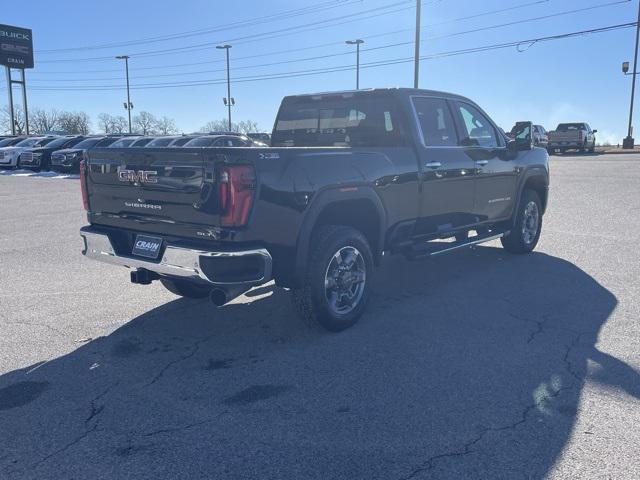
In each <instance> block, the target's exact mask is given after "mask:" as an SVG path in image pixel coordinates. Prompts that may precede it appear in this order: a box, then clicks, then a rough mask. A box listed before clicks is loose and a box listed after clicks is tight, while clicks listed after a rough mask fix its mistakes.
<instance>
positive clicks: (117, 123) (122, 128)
mask: <svg viewBox="0 0 640 480" xmlns="http://www.w3.org/2000/svg"><path fill="white" fill-rule="evenodd" d="M112 119H113V124H112V128H113V130H112V133H125V132H128V131H129V120H127V119H126V118H124V117H123V116H122V115H117V116H115V117H112Z"/></svg>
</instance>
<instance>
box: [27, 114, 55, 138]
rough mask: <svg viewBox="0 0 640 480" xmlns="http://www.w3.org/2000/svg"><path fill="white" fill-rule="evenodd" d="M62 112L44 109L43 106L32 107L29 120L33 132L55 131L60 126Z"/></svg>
mask: <svg viewBox="0 0 640 480" xmlns="http://www.w3.org/2000/svg"><path fill="white" fill-rule="evenodd" d="M59 118H60V113H59V112H58V111H57V110H55V109H52V110H49V111H46V110H43V109H41V108H35V109H32V110H31V112H30V114H29V121H30V124H31V125H30V126H31V130H32V131H33V133H40V134H43V133H48V132H53V131H54V130H56V129H57V128H58V126H59Z"/></svg>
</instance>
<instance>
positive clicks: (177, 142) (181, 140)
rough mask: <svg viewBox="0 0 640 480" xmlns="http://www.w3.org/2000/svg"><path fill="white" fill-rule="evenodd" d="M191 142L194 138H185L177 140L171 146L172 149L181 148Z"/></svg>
mask: <svg viewBox="0 0 640 480" xmlns="http://www.w3.org/2000/svg"><path fill="white" fill-rule="evenodd" d="M191 140H193V138H192V137H184V138H178V139H177V140H175V141H174V142H173V143H172V144H171V146H172V147H181V146H183V145H184V144H185V143H187V142H190V141H191Z"/></svg>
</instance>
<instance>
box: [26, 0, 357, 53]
mask: <svg viewBox="0 0 640 480" xmlns="http://www.w3.org/2000/svg"><path fill="white" fill-rule="evenodd" d="M362 1H363V0H332V1H327V2H324V3H320V4H318V5H312V6H308V7H303V8H297V9H293V10H285V11H282V12H278V13H272V14H269V15H266V16H262V17H259V18H251V19H247V20H240V21H237V22H232V23H227V24H225V25H224V26H220V27H209V28H204V29H198V30H189V31H186V32H178V33H173V34H168V35H160V36H155V37H146V38H139V39H136V40H129V41H125V42H115V43H103V44H98V45H89V46H82V47H68V48H54V49H46V50H37V52H36V53H38V54H49V53H59V52H75V51H86V50H101V49H105V48H119V47H125V46H132V45H142V44H148V43H155V42H164V41H169V40H176V39H181V38H188V37H193V36H198V35H206V34H209V33H216V32H222V31H225V30H233V29H237V28H243V27H247V26H255V25H259V24H261V23H268V22H272V21H274V20H278V21H280V20H288V19H289V18H294V17H298V16H302V15H309V14H311V13H318V12H321V11H324V10H331V9H334V8H339V7H345V6H349V5H353V4H356V3H362Z"/></svg>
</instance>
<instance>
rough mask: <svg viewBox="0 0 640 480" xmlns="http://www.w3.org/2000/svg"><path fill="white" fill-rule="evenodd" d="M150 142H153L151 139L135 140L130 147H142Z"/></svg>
mask: <svg viewBox="0 0 640 480" xmlns="http://www.w3.org/2000/svg"><path fill="white" fill-rule="evenodd" d="M151 140H153V139H152V138H141V139H140V140H136V141H135V142H134V143H133V145H131V146H132V147H144V146H145V145H146V144H147V143H149V142H150V141H151Z"/></svg>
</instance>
